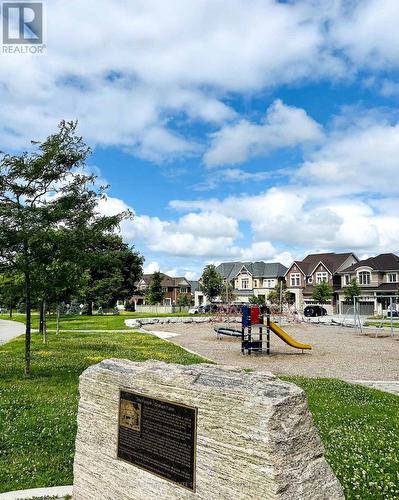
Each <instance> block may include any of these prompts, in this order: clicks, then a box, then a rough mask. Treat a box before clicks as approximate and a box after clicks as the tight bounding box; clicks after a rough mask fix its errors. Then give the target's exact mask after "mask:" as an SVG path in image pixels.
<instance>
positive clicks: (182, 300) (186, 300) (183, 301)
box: [176, 293, 192, 307]
mask: <svg viewBox="0 0 399 500" xmlns="http://www.w3.org/2000/svg"><path fill="white" fill-rule="evenodd" d="M176 303H177V305H178V306H182V307H187V306H191V304H192V297H191V295H190V294H188V293H181V294H179V296H178V297H177V300H176Z"/></svg>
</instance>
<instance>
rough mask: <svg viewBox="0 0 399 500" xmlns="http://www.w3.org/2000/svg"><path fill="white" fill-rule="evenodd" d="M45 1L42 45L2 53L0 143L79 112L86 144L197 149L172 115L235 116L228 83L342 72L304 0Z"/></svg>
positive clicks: (247, 88) (158, 153)
mask: <svg viewBox="0 0 399 500" xmlns="http://www.w3.org/2000/svg"><path fill="white" fill-rule="evenodd" d="M47 10H48V16H47V18H48V25H47V30H48V37H47V38H48V43H47V45H48V51H47V54H46V55H45V56H44V57H21V56H19V55H14V56H12V55H9V56H4V57H2V64H1V68H0V90H1V95H2V106H1V108H0V123H1V124H2V126H0V145H1V147H7V148H9V147H13V148H20V147H25V145H26V144H27V143H28V141H29V140H30V139H31V138H36V139H42V138H43V137H45V136H46V135H48V134H49V133H50V132H52V131H53V130H54V127H55V124H56V123H57V122H58V121H59V120H61V119H78V120H79V121H80V132H81V133H82V134H83V135H84V137H85V138H86V139H87V140H88V141H89V142H90V143H91V144H92V145H116V146H125V147H129V146H130V147H131V148H133V150H134V152H135V153H136V154H139V155H142V156H144V157H145V158H148V159H150V160H153V161H160V159H164V158H168V157H169V156H172V157H173V156H175V155H176V154H179V155H185V154H192V152H193V149H194V150H195V149H196V144H192V142H193V141H192V140H191V139H190V138H189V137H185V138H183V137H180V136H178V135H177V134H176V133H175V132H174V131H173V127H172V126H171V124H170V118H171V117H174V116H179V117H181V118H187V119H189V120H200V121H205V122H211V123H223V122H225V121H226V120H230V119H234V118H235V115H236V113H235V111H234V110H233V109H231V107H229V106H228V105H227V104H226V103H225V102H224V101H223V98H224V97H225V96H226V94H228V93H229V92H254V91H258V90H260V89H262V88H264V87H269V86H274V85H276V84H278V83H286V82H294V81H297V80H299V79H302V78H311V79H313V78H314V77H315V76H316V77H319V76H322V75H330V74H331V73H334V74H337V73H338V74H341V75H343V74H344V72H343V66H344V65H342V63H341V62H340V61H339V60H338V59H336V58H335V57H332V56H331V55H330V54H329V53H328V50H326V49H325V47H323V40H324V38H323V37H324V35H323V31H322V29H321V24H320V23H321V21H320V19H319V17H318V16H315V14H314V12H315V11H314V9H312V6H311V5H309V4H308V2H304V3H302V4H292V3H286V4H283V3H280V2H276V1H274V0H254V1H252V2H250V3H248V2H247V1H245V0H217V1H214V0H191V1H190V2H187V1H185V0H169V1H168V2H164V1H160V0H146V1H143V0H133V1H131V2H124V1H123V0H117V1H114V2H112V3H111V2H106V1H104V0H99V1H98V2H96V5H95V8H93V3H91V2H81V1H78V0H71V1H69V2H68V3H65V2H63V1H61V0H54V1H52V2H49V3H48V5H47ZM77 12H78V13H79V14H78V15H77V14H76V13H77ZM72 33H73V36H71V34H72ZM276 48H278V50H276Z"/></svg>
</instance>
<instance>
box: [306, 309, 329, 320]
mask: <svg viewBox="0 0 399 500" xmlns="http://www.w3.org/2000/svg"><path fill="white" fill-rule="evenodd" d="M303 314H304V315H305V316H306V317H307V318H310V317H313V318H314V317H317V316H326V314H327V311H326V309H324V307H321V306H306V307H305V309H304V311H303Z"/></svg>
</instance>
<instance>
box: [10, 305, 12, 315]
mask: <svg viewBox="0 0 399 500" xmlns="http://www.w3.org/2000/svg"><path fill="white" fill-rule="evenodd" d="M11 318H12V304H10V319H11Z"/></svg>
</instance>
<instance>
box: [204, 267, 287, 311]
mask: <svg viewBox="0 0 399 500" xmlns="http://www.w3.org/2000/svg"><path fill="white" fill-rule="evenodd" d="M216 269H217V271H218V272H219V274H221V276H222V277H223V280H224V282H225V283H226V284H227V283H228V284H229V285H231V286H232V287H233V289H234V295H235V297H236V298H235V302H236V303H245V302H249V298H250V297H252V296H253V295H255V296H262V297H264V298H265V299H267V296H268V294H269V293H270V291H271V290H273V288H274V287H275V286H276V285H277V283H278V282H279V281H281V280H283V279H284V274H285V271H286V270H287V268H286V267H285V266H283V264H280V263H274V262H273V263H269V262H222V263H221V264H219V265H218V266H217V267H216ZM206 303H207V300H206V297H205V296H204V294H203V293H202V292H201V291H197V292H195V305H197V306H198V305H204V304H206Z"/></svg>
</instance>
